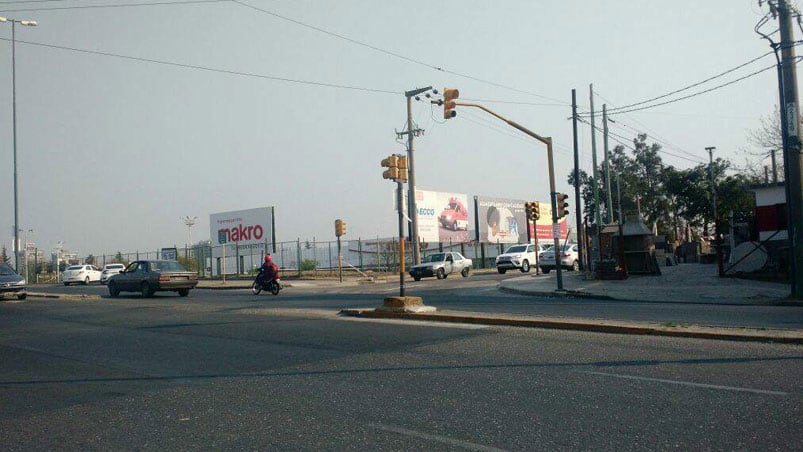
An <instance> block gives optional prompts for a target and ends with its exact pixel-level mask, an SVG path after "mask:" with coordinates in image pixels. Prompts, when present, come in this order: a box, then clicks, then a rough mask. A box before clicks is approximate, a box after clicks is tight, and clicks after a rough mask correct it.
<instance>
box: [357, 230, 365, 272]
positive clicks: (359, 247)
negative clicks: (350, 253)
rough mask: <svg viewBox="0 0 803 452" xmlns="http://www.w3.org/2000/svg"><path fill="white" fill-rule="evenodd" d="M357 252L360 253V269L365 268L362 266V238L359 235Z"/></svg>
mask: <svg viewBox="0 0 803 452" xmlns="http://www.w3.org/2000/svg"><path fill="white" fill-rule="evenodd" d="M357 252H358V253H360V270H364V269H363V266H362V239H361V238H359V237H357Z"/></svg>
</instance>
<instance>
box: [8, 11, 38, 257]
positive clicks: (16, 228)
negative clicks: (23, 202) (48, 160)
mask: <svg viewBox="0 0 803 452" xmlns="http://www.w3.org/2000/svg"><path fill="white" fill-rule="evenodd" d="M0 22H11V109H12V118H13V119H12V121H13V125H12V134H13V137H14V138H13V141H14V269H15V270H16V271H19V268H20V237H19V197H18V189H17V63H16V60H17V41H16V25H17V24H20V25H24V26H26V27H35V26H36V25H37V23H36V21H35V20H16V19H9V18H8V17H0Z"/></svg>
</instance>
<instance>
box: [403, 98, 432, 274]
mask: <svg viewBox="0 0 803 452" xmlns="http://www.w3.org/2000/svg"><path fill="white" fill-rule="evenodd" d="M431 89H432V87H431V86H428V87H426V88H419V89H414V90H412V91H406V92H405V93H404V96H405V97H406V98H407V132H406V133H407V162H408V170H407V174H408V176H407V179H408V182H407V183H408V184H409V185H408V187H407V189H408V192H407V193H408V196H407V206H408V208H409V209H408V212H407V214H408V216H409V217H410V246H412V247H413V265H417V264H420V263H421V249H420V248H419V245H418V208H416V205H415V161H414V160H413V154H414V152H413V151H415V148H414V147H413V136H414V135H415V134H416V132H417V131H414V130H413V98H414V97H415V96H417V95H419V94H421V93H425V92H427V91H429V90H431Z"/></svg>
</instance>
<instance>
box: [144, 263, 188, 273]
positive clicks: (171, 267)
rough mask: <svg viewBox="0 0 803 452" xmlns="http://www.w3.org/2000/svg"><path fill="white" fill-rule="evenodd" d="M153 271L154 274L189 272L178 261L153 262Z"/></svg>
mask: <svg viewBox="0 0 803 452" xmlns="http://www.w3.org/2000/svg"><path fill="white" fill-rule="evenodd" d="M151 271H154V272H185V271H187V270H185V269H184V267H182V266H181V264H179V263H178V262H176V261H151Z"/></svg>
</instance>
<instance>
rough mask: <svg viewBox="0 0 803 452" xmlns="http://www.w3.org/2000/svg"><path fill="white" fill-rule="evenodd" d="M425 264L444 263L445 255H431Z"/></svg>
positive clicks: (425, 259)
mask: <svg viewBox="0 0 803 452" xmlns="http://www.w3.org/2000/svg"><path fill="white" fill-rule="evenodd" d="M424 262H443V253H436V254H430V255H429V256H427V257H426V258H424Z"/></svg>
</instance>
